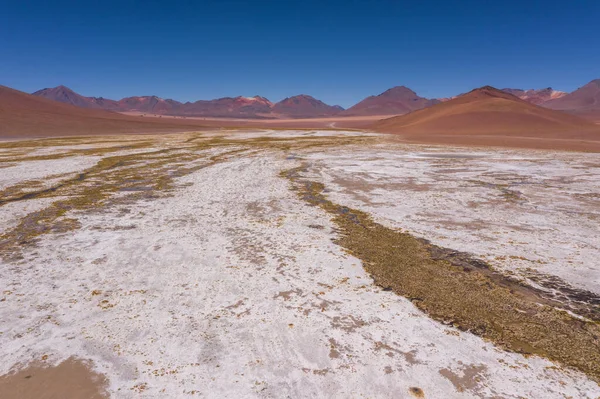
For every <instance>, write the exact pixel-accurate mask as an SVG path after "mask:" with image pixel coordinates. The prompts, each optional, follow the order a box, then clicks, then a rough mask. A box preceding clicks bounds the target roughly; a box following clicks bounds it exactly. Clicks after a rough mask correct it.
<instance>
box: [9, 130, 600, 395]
mask: <svg viewBox="0 0 600 399" xmlns="http://www.w3.org/2000/svg"><path fill="white" fill-rule="evenodd" d="M164 123H167V122H164ZM334 127H336V126H334ZM599 176H600V156H599V155H598V153H581V152H563V151H545V150H527V149H499V148H496V149H494V148H490V147H487V148H477V147H472V146H471V147H459V146H456V145H451V146H449V145H446V146H439V145H434V144H409V143H404V142H401V141H399V139H398V137H396V136H389V135H381V134H376V133H369V132H360V131H341V130H318V129H316V130H292V129H291V128H290V129H288V130H273V129H264V128H262V129H259V128H245V129H219V130H212V131H207V130H205V131H202V132H187V133H177V134H175V133H173V134H168V135H129V136H123V135H114V136H97V137H70V138H47V139H36V140H17V141H15V140H13V141H4V142H0V229H1V230H0V285H1V287H0V326H1V327H0V356H1V358H2V359H3V361H2V362H1V363H0V397H2V398H4V397H21V398H35V397H40V396H41V395H42V394H46V395H50V394H54V395H55V397H81V398H84V397H85V398H89V397H97V398H103V397H115V398H129V397H131V398H137V397H206V396H212V397H264V398H271V397H398V398H411V397H415V398H524V397H527V398H541V397H543V398H590V399H597V398H598V397H600V386H599V385H598V384H599V383H600V341H599V338H598V337H599V336H600V324H598V323H599V322H600V269H599V267H600V266H599V265H598V262H597V259H598V258H599V257H600V247H599V246H598V243H599V242H600V231H599V229H598V224H599V222H600V178H599Z"/></svg>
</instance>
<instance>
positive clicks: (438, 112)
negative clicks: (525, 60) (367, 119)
mask: <svg viewBox="0 0 600 399" xmlns="http://www.w3.org/2000/svg"><path fill="white" fill-rule="evenodd" d="M375 128H376V129H377V130H380V131H384V132H398V133H406V134H463V135H464V134H476V135H486V134H501V135H520V136H535V137H538V136H540V135H541V136H547V137H558V136H562V135H568V136H569V137H578V136H581V135H587V133H586V132H589V131H595V130H596V129H597V126H596V125H595V124H593V123H591V122H588V121H586V120H583V119H581V118H578V117H576V116H573V115H568V114H565V113H562V112H557V111H553V110H550V109H546V108H542V107H538V106H536V105H534V104H530V103H528V102H526V101H523V100H521V99H519V98H517V97H515V96H513V95H511V94H508V93H506V92H503V91H501V90H498V89H495V88H493V87H490V86H486V87H482V88H480V89H475V90H473V91H471V92H469V93H467V94H464V95H462V96H460V97H457V98H455V99H453V100H450V101H447V102H444V103H441V104H437V105H434V106H433V107H430V108H425V109H422V110H418V111H415V112H412V113H410V114H407V115H402V116H397V117H393V118H389V119H384V120H382V121H379V122H377V123H376V124H375Z"/></svg>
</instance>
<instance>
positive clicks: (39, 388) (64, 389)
mask: <svg viewBox="0 0 600 399" xmlns="http://www.w3.org/2000/svg"><path fill="white" fill-rule="evenodd" d="M106 383H107V381H106V378H105V377H104V376H102V375H100V374H96V373H94V372H93V371H91V370H90V369H89V367H88V365H87V364H86V363H84V362H82V361H80V360H75V359H68V360H65V361H64V362H62V363H61V364H59V365H58V366H56V367H44V366H43V365H41V364H37V365H33V366H29V367H27V368H25V369H23V370H20V371H18V372H16V373H12V374H7V375H4V376H0V398H3V399H104V398H108V395H107V394H106V393H105V386H106Z"/></svg>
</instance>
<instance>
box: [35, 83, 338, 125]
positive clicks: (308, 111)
mask: <svg viewBox="0 0 600 399" xmlns="http://www.w3.org/2000/svg"><path fill="white" fill-rule="evenodd" d="M33 95H34V96H37V97H43V98H47V99H50V100H54V101H59V102H62V103H66V104H71V105H75V106H77V107H81V108H96V109H105V110H109V111H117V112H140V113H147V114H157V115H174V116H204V117H225V118H227V117H229V118H275V117H292V118H312V117H323V116H333V115H336V114H339V113H340V112H341V111H343V110H344V109H343V108H342V107H340V106H339V105H334V106H330V105H327V104H325V103H324V102H322V101H319V100H317V99H315V98H313V97H311V96H307V95H299V96H294V97H289V98H286V99H285V100H282V101H280V102H279V103H277V104H273V103H272V102H271V101H269V100H268V99H266V98H264V97H261V96H254V97H242V96H239V97H223V98H218V99H215V100H199V101H195V102H186V103H181V102H179V101H175V100H171V99H162V98H160V97H157V96H135V97H126V98H123V99H121V100H118V101H115V100H109V99H105V98H102V97H85V96H82V95H80V94H77V93H75V92H74V91H73V90H71V89H69V88H68V87H65V86H58V87H54V88H47V89H43V90H39V91H36V92H35V93H33Z"/></svg>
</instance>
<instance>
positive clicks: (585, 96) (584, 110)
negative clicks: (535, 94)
mask: <svg viewBox="0 0 600 399" xmlns="http://www.w3.org/2000/svg"><path fill="white" fill-rule="evenodd" d="M543 106H544V107H547V108H550V109H556V110H560V111H565V112H569V113H572V114H575V115H579V116H582V117H585V118H588V119H593V120H600V79H596V80H592V81H591V82H590V83H588V84H586V85H585V86H583V87H580V88H579V89H577V90H575V91H574V92H572V93H569V94H567V95H564V96H562V97H560V98H557V99H553V100H550V101H547V102H545V103H544V104H543Z"/></svg>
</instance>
